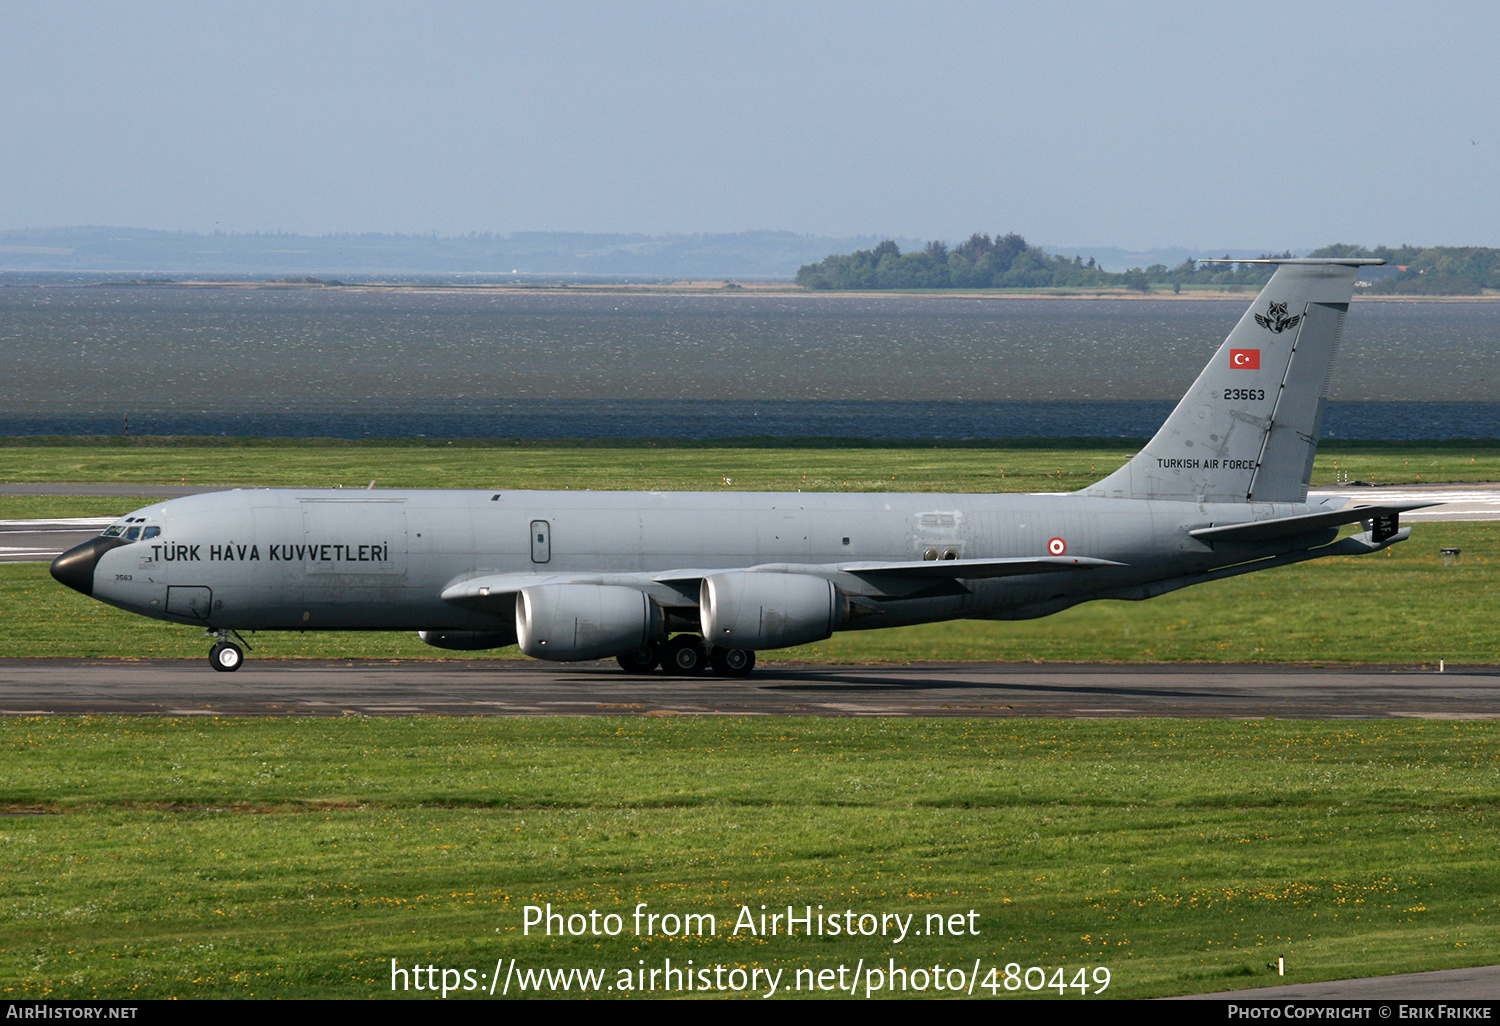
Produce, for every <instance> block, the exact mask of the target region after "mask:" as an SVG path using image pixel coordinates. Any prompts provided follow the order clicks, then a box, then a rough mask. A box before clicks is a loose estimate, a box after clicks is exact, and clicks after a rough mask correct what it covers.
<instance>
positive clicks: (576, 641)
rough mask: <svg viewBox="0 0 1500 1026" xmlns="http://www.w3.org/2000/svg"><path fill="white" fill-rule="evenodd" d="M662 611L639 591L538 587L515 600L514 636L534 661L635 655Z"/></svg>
mask: <svg viewBox="0 0 1500 1026" xmlns="http://www.w3.org/2000/svg"><path fill="white" fill-rule="evenodd" d="M660 622H661V613H660V611H659V610H658V609H657V607H656V604H655V603H654V602H652V601H651V599H650V598H648V597H647V596H646V593H645V592H643V591H641V590H639V589H637V588H627V587H621V586H618V585H609V584H542V585H538V586H536V587H534V588H522V589H521V592H520V594H519V595H517V596H516V638H517V640H518V641H519V643H520V645H521V651H522V652H525V653H526V654H527V655H529V656H532V657H533V658H536V659H549V660H551V661H553V662H557V663H570V662H575V661H577V660H580V659H603V658H605V657H607V656H617V655H620V654H621V653H623V652H633V651H635V650H636V649H638V648H644V647H645V646H646V645H648V644H650V642H651V640H652V639H653V638H654V637H655V636H656V634H657V628H658V626H659V624H660Z"/></svg>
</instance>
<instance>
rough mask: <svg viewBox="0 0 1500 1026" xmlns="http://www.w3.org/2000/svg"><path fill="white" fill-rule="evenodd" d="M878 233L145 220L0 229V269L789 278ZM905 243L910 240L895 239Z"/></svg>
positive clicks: (871, 243) (872, 241)
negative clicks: (351, 229)
mask: <svg viewBox="0 0 1500 1026" xmlns="http://www.w3.org/2000/svg"><path fill="white" fill-rule="evenodd" d="M880 239H881V237H880V236H878V235H870V236H855V237H850V238H830V237H826V236H817V235H798V234H796V233H794V232H771V231H760V232H738V233H734V234H719V235H709V234H704V235H603V234H587V233H582V232H515V233H513V234H510V235H497V234H494V233H474V234H470V235H458V236H443V235H436V234H433V235H391V234H375V233H367V234H362V235H318V236H313V235H291V234H283V233H256V234H228V233H221V232H215V233H213V234H200V233H196V232H164V231H154V230H151V229H147V228H102V227H83V228H27V229H15V230H11V231H0V271H100V272H107V271H128V272H143V273H151V272H159V273H162V274H176V275H182V274H215V275H217V274H244V275H266V274H277V275H279V274H293V273H295V274H342V275H410V274H418V275H420V274H462V273H474V274H510V273H512V272H516V273H519V274H529V275H572V274H577V275H606V276H625V275H628V276H642V277H661V278H747V279H753V278H772V279H787V280H789V279H791V278H792V277H793V276H794V275H796V273H797V268H798V267H800V266H802V265H803V264H806V263H808V262H810V261H813V260H821V259H822V258H823V257H825V256H827V255H828V254H829V253H833V252H841V251H843V252H847V251H849V250H851V249H859V248H861V247H868V246H874V245H876V244H877V243H878V242H880ZM903 241H905V242H907V244H909V245H910V244H912V243H911V241H910V240H903Z"/></svg>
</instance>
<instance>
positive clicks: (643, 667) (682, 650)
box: [615, 634, 755, 677]
mask: <svg viewBox="0 0 1500 1026" xmlns="http://www.w3.org/2000/svg"><path fill="white" fill-rule="evenodd" d="M615 662H617V663H619V664H620V668H621V669H622V670H624V671H625V672H626V673H650V672H651V671H652V670H654V669H656V667H657V666H658V665H660V666H661V669H662V672H663V673H665V674H667V675H668V676H670V677H696V676H698V675H699V674H702V673H706V672H707V671H708V670H709V668H710V667H712V669H713V671H714V673H716V674H718V675H719V676H720V677H748V676H749V675H750V671H751V670H753V669H755V653H754V652H748V651H745V650H743V649H738V648H720V647H719V646H718V645H713V646H708V645H705V644H703V639H702V638H700V637H699V636H698V635H696V634H678V635H676V636H674V637H673V638H672V640H670V641H668V642H667V643H666V644H660V643H656V642H653V643H652V644H650V645H647V646H646V647H645V648H638V649H636V650H635V651H634V652H626V653H625V654H624V655H621V656H616V657H615Z"/></svg>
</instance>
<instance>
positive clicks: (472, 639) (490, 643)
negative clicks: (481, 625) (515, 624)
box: [417, 631, 516, 652]
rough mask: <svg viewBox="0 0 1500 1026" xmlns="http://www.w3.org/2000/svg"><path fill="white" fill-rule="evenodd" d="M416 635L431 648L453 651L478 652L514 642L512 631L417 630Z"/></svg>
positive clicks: (502, 646)
mask: <svg viewBox="0 0 1500 1026" xmlns="http://www.w3.org/2000/svg"><path fill="white" fill-rule="evenodd" d="M417 637H419V638H421V639H422V640H423V641H424V642H426V643H427V644H429V645H431V646H432V647H433V648H446V649H449V650H451V651H454V652H478V651H479V650H480V649H485V648H504V647H505V646H506V645H514V644H515V643H516V635H515V632H514V631H417Z"/></svg>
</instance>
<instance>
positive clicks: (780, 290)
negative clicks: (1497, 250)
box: [13, 278, 1500, 303]
mask: <svg viewBox="0 0 1500 1026" xmlns="http://www.w3.org/2000/svg"><path fill="white" fill-rule="evenodd" d="M13 287H14V286H13ZM73 287H78V286H73ZM82 287H85V288H188V289H235V290H265V289H269V290H278V291H289V290H316V291H333V292H405V293H413V294H437V293H455V294H465V295H467V294H481V295H499V294H505V293H516V292H526V293H538V292H548V293H581V294H585V295H588V294H606V295H678V296H681V295H692V296H745V295H756V296H768V295H774V296H858V297H864V298H883V299H898V298H900V299H904V298H909V297H913V296H935V297H942V298H952V299H1112V300H1129V301H1132V302H1154V301H1164V302H1182V301H1189V300H1215V301H1226V302H1227V301H1233V302H1237V303H1247V302H1249V301H1250V300H1251V299H1254V298H1255V295H1256V292H1257V291H1258V290H1257V289H1254V288H1251V287H1248V286H1247V287H1244V288H1242V289H1241V291H1238V292H1230V291H1226V290H1224V289H1183V290H1182V291H1181V292H1180V293H1179V292H1170V291H1167V290H1152V291H1151V292H1137V291H1134V290H1130V289H1124V288H1119V289H1056V290H1037V289H1029V290H1028V289H1016V290H1011V289H909V290H881V289H807V288H803V287H802V286H800V285H794V284H792V283H791V282H768V281H743V282H742V281H733V280H703V281H675V282H641V283H638V284H636V283H628V282H612V283H603V282H600V283H589V282H576V283H574V282H534V281H518V282H476V283H473V284H468V283H442V282H399V281H393V282H344V281H338V280H330V281H324V280H318V279H311V280H306V279H304V280H300V281H298V280H285V281H267V280H254V279H243V280H211V279H205V278H185V279H180V280H179V279H175V278H174V279H165V278H160V279H158V278H143V279H141V280H139V281H113V282H110V281H104V282H96V283H91V284H89V285H86V286H82ZM1354 300H1355V301H1356V302H1364V303H1372V302H1373V303H1495V302H1500V293H1485V294H1481V295H1477V296H1423V295H1379V296H1371V295H1361V294H1359V293H1358V292H1356V293H1355V294H1354Z"/></svg>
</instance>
